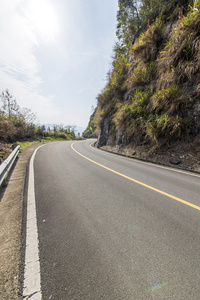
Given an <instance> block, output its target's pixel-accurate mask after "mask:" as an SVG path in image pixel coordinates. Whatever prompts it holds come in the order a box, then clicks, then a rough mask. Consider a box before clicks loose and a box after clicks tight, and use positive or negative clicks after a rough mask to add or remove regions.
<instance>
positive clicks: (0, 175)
mask: <svg viewBox="0 0 200 300" xmlns="http://www.w3.org/2000/svg"><path fill="white" fill-rule="evenodd" d="M19 151H20V145H18V146H17V147H16V148H15V149H14V150H13V151H12V153H11V154H10V155H9V156H8V158H7V159H6V160H5V161H4V162H3V163H2V164H1V165H0V186H2V184H3V183H4V181H5V179H6V177H7V175H8V172H9V171H10V169H11V167H12V165H13V163H14V162H15V159H16V157H17V156H18V153H19Z"/></svg>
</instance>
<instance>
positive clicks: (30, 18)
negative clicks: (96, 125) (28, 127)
mask: <svg viewBox="0 0 200 300" xmlns="http://www.w3.org/2000/svg"><path fill="white" fill-rule="evenodd" d="M0 7H1V9H0V40H1V47H0V93H1V92H2V91H4V90H6V89H8V90H9V92H10V94H12V95H13V98H14V99H16V101H17V103H18V105H19V106H20V107H21V108H23V107H26V108H30V109H31V110H32V112H34V113H36V115H37V123H38V124H58V125H60V124H64V125H74V126H79V127H82V128H83V129H85V128H86V127H87V124H88V122H89V118H90V115H91V112H92V107H96V104H97V100H96V97H97V95H98V94H99V93H100V92H101V91H102V89H103V88H104V87H105V85H106V76H107V73H108V71H109V70H110V69H111V62H112V55H113V48H114V45H115V43H116V34H115V33H116V24H117V21H116V14H117V10H118V0H0Z"/></svg>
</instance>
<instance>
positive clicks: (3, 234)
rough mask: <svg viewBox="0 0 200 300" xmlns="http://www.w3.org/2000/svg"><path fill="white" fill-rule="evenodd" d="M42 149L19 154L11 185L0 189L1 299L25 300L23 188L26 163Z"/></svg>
mask: <svg viewBox="0 0 200 300" xmlns="http://www.w3.org/2000/svg"><path fill="white" fill-rule="evenodd" d="M39 146H40V144H34V145H32V146H30V147H28V148H26V149H25V150H23V151H22V152H21V153H20V154H19V158H18V160H17V162H16V165H15V167H14V170H13V172H12V175H11V176H10V179H9V184H8V185H7V187H6V188H1V189H0V300H19V299H20V300H21V299H22V296H21V295H20V294H21V287H22V285H21V284H20V279H22V278H21V277H20V270H21V268H22V266H23V255H22V253H23V249H22V245H23V243H22V242H23V241H22V231H23V230H25V229H24V226H22V219H23V218H22V216H23V205H24V187H25V179H26V171H27V163H28V161H29V159H30V157H31V155H32V154H33V152H34V150H35V149H36V148H37V147H39Z"/></svg>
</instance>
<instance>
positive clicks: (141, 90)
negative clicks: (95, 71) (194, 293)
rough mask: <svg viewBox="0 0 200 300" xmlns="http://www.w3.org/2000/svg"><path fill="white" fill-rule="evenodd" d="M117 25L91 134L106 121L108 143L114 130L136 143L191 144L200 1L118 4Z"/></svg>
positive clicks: (198, 93)
mask: <svg viewBox="0 0 200 300" xmlns="http://www.w3.org/2000/svg"><path fill="white" fill-rule="evenodd" d="M117 21H118V25H117V37H118V43H117V44H116V45H115V48H114V58H113V62H112V70H111V71H110V76H109V78H108V82H107V84H106V86H105V88H104V90H103V91H102V92H101V93H100V94H99V95H98V96H97V109H96V111H95V117H94V119H95V125H96V134H99V132H100V128H101V126H100V125H101V124H102V122H103V121H104V120H105V119H108V120H109V135H110V136H109V140H112V141H113V142H116V136H117V132H119V131H120V132H122V134H123V136H124V137H125V138H126V141H128V142H135V143H136V144H141V143H150V144H163V143H171V142H173V141H175V140H184V141H190V140H192V139H194V138H195V137H196V136H197V134H198V122H200V116H196V115H195V114H196V113H195V107H196V106H197V104H198V103H199V99H200V98H199V97H200V0H195V1H194V3H193V1H190V0H184V1H183V0H181V1H180V0H173V1H172V0H170V1H169V0H153V1H152V0H143V1H134V0H119V11H118V14H117ZM195 118H196V119H195ZM198 118H199V119H198ZM197 119H198V120H197ZM195 122H196V123H195ZM199 124H200V123H199Z"/></svg>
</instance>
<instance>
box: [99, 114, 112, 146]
mask: <svg viewBox="0 0 200 300" xmlns="http://www.w3.org/2000/svg"><path fill="white" fill-rule="evenodd" d="M109 123H110V118H109V117H108V118H105V119H103V120H102V121H101V124H100V132H99V136H98V141H97V143H98V146H99V147H102V146H105V145H106V144H107V141H108V137H109Z"/></svg>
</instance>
